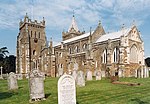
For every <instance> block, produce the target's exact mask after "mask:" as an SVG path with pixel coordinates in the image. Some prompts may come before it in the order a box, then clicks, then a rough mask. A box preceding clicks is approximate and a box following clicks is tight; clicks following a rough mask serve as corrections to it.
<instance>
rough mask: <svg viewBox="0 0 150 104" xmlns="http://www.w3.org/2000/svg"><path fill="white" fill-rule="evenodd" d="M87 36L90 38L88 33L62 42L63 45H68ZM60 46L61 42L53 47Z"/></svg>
mask: <svg viewBox="0 0 150 104" xmlns="http://www.w3.org/2000/svg"><path fill="white" fill-rule="evenodd" d="M93 32H94V31H92V32H91V34H93ZM88 36H90V32H88V33H85V34H82V35H80V36H76V37H74V38H71V39H67V40H64V41H62V42H63V43H64V44H65V43H69V42H73V41H76V40H79V39H83V38H86V37H88ZM60 44H61V42H60V43H58V44H57V45H55V46H58V45H60Z"/></svg>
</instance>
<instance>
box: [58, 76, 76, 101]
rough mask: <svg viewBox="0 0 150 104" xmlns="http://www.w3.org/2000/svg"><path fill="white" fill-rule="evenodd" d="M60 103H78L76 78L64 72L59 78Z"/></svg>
mask: <svg viewBox="0 0 150 104" xmlns="http://www.w3.org/2000/svg"><path fill="white" fill-rule="evenodd" d="M58 104H76V87H75V80H74V78H73V77H72V76H71V75H67V74H64V75H63V76H61V77H60V78H59V80H58Z"/></svg>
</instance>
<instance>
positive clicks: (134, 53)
mask: <svg viewBox="0 0 150 104" xmlns="http://www.w3.org/2000/svg"><path fill="white" fill-rule="evenodd" d="M130 62H132V63H138V52H137V47H136V45H133V46H132V47H131V48H130Z"/></svg>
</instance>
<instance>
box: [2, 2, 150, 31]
mask: <svg viewBox="0 0 150 104" xmlns="http://www.w3.org/2000/svg"><path fill="white" fill-rule="evenodd" d="M149 4H150V1H149V0H124V1H122V0H111V1H108V0H92V1H90V0H21V1H20V0H13V2H12V1H9V2H2V3H1V4H0V28H10V27H11V28H15V29H16V28H18V22H19V19H21V18H23V17H24V15H25V13H26V12H28V15H29V16H30V18H34V19H38V20H42V18H43V17H45V19H46V25H47V28H57V29H58V30H63V29H64V28H65V29H66V30H67V29H68V27H69V25H70V22H71V16H72V13H73V10H75V15H76V18H77V21H78V24H79V26H81V27H82V28H86V29H89V27H90V26H95V25H97V22H98V20H100V19H101V21H102V23H104V25H106V26H105V27H106V28H108V29H111V28H113V27H114V28H115V27H117V26H119V25H121V24H123V23H124V24H127V25H129V24H130V23H131V21H132V20H136V22H137V24H138V25H141V24H142V23H143V22H144V19H145V18H147V17H148V16H149V15H150V13H144V12H145V11H146V12H149V11H150V7H149ZM6 7H7V8H6ZM32 11H33V13H32ZM110 24H112V25H110ZM79 28H80V27H79Z"/></svg>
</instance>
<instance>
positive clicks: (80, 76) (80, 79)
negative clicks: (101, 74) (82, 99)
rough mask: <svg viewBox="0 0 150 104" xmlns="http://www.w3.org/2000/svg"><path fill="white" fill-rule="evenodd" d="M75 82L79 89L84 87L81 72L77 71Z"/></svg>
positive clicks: (83, 78)
mask: <svg viewBox="0 0 150 104" xmlns="http://www.w3.org/2000/svg"><path fill="white" fill-rule="evenodd" d="M76 82H77V85H78V86H79V87H83V86H85V77H84V73H83V71H79V72H78V74H77V77H76Z"/></svg>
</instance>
